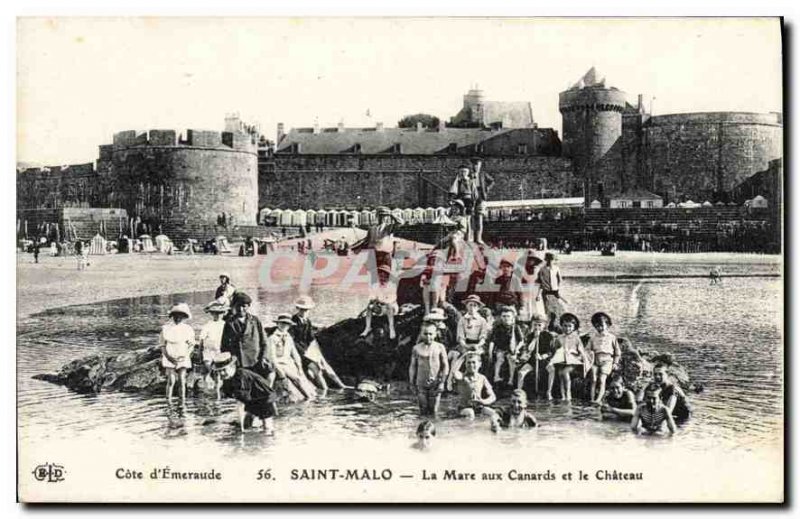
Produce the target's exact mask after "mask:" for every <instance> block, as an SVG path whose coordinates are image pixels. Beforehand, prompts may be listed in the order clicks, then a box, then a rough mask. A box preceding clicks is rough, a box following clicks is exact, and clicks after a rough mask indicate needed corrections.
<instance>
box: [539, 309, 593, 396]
mask: <svg viewBox="0 0 800 519" xmlns="http://www.w3.org/2000/svg"><path fill="white" fill-rule="evenodd" d="M559 322H560V324H561V329H562V330H563V332H564V334H563V335H559V336H558V337H557V338H556V352H555V353H554V354H553V357H552V358H551V359H550V365H552V366H554V367H555V370H556V373H557V376H558V379H559V385H560V388H561V398H563V399H564V400H566V401H567V402H569V401H570V400H572V371H573V370H574V369H575V367H576V366H577V367H578V368H580V369H581V372H582V373H583V369H584V367H585V366H586V365H587V364H588V358H587V356H586V350H584V348H583V342H582V341H581V338H580V335H578V330H579V329H580V321H579V320H578V318H577V317H576V316H575V315H574V314H570V313H566V314H564V315H562V316H561V319H560V320H559ZM550 389H551V388H548V392H547V399H548V400H552V393H551V392H550Z"/></svg>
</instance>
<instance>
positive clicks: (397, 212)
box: [392, 207, 403, 220]
mask: <svg viewBox="0 0 800 519" xmlns="http://www.w3.org/2000/svg"><path fill="white" fill-rule="evenodd" d="M392 216H394V217H395V218H397V219H398V220H402V219H403V210H402V209H400V208H399V207H398V208H395V209H392Z"/></svg>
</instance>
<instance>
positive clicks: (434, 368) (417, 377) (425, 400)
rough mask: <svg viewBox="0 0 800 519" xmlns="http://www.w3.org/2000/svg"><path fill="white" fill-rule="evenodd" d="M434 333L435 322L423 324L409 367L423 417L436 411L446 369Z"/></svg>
mask: <svg viewBox="0 0 800 519" xmlns="http://www.w3.org/2000/svg"><path fill="white" fill-rule="evenodd" d="M436 333H437V329H436V325H435V324H433V323H424V324H423V325H422V330H421V332H420V342H419V343H418V344H416V345H415V346H414V347H413V348H412V350H411V363H410V364H409V366H408V381H409V384H410V385H411V390H412V391H413V392H414V393H415V394H416V395H417V401H418V403H419V412H420V414H421V415H422V416H433V417H435V416H436V415H437V413H438V412H439V401H440V400H441V397H442V392H443V391H444V383H445V380H447V373H448V371H449V366H448V363H447V351H445V349H444V345H442V343H440V342H436V341H435V340H434V339H435V338H436Z"/></svg>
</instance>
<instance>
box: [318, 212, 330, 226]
mask: <svg viewBox="0 0 800 519" xmlns="http://www.w3.org/2000/svg"><path fill="white" fill-rule="evenodd" d="M327 219H328V211H326V210H325V209H320V210H319V211H317V223H318V224H320V225H325V224H326V223H327Z"/></svg>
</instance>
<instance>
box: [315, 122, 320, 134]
mask: <svg viewBox="0 0 800 519" xmlns="http://www.w3.org/2000/svg"><path fill="white" fill-rule="evenodd" d="M314 133H319V121H314Z"/></svg>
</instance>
